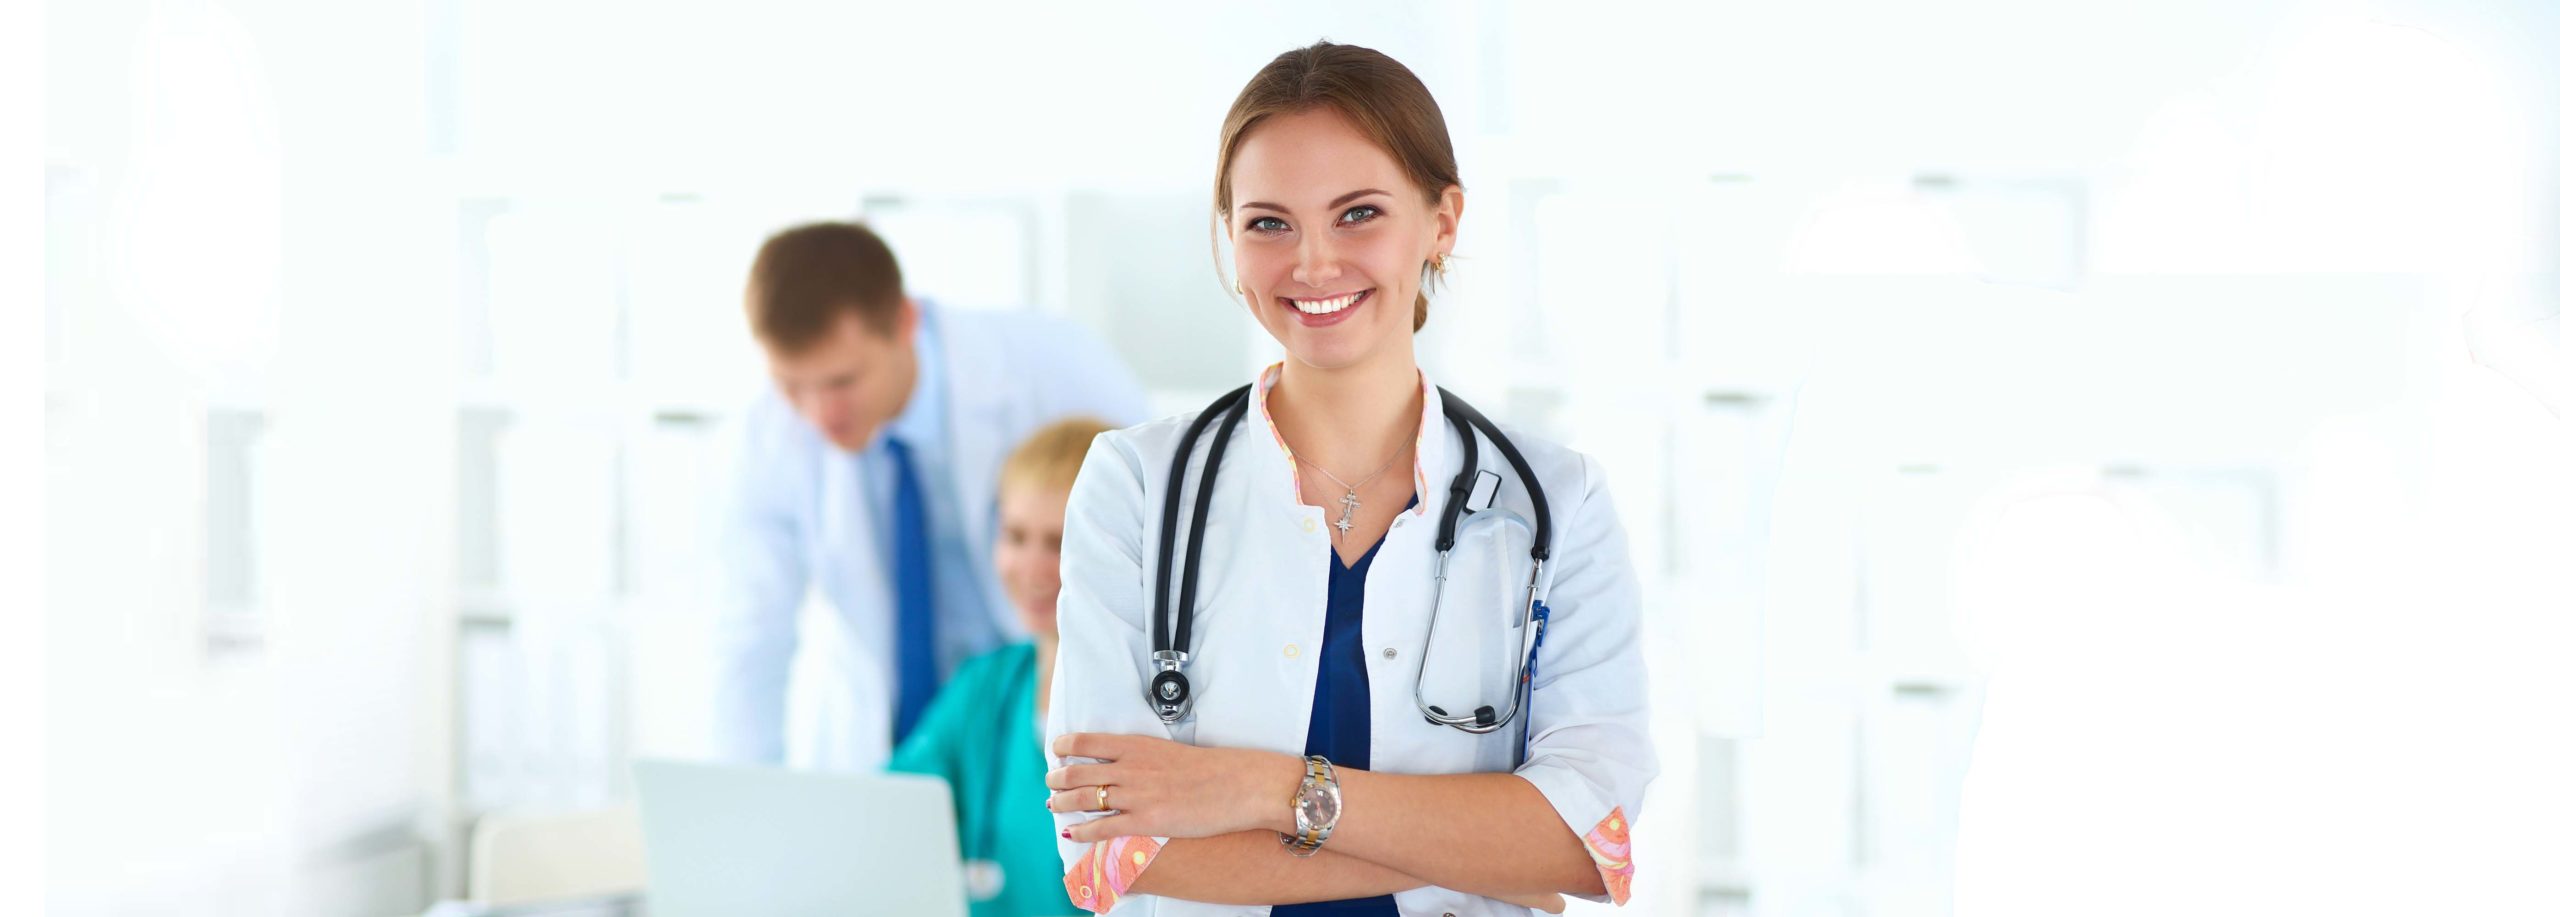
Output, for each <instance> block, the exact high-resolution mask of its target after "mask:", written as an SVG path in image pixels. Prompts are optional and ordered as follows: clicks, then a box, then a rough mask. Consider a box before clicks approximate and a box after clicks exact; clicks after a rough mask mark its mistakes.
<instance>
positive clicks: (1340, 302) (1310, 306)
mask: <svg viewBox="0 0 2560 917" xmlns="http://www.w3.org/2000/svg"><path fill="white" fill-rule="evenodd" d="M1363 292H1366V291H1363ZM1360 295H1361V294H1360V293H1345V294H1343V295H1340V296H1336V297H1334V298H1332V299H1292V300H1290V301H1289V302H1290V303H1291V304H1292V305H1295V306H1297V307H1298V311H1300V312H1304V313H1306V314H1308V315H1331V314H1333V313H1336V312H1340V311H1342V310H1343V309H1346V308H1349V307H1350V305H1351V304H1352V303H1355V302H1359V301H1360Z"/></svg>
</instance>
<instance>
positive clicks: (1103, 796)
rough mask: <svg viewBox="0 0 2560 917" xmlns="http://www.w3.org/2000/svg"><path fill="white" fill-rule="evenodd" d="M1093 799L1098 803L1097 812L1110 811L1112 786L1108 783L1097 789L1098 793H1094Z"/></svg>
mask: <svg viewBox="0 0 2560 917" xmlns="http://www.w3.org/2000/svg"><path fill="white" fill-rule="evenodd" d="M1093 799H1094V802H1095V803H1096V806H1095V808H1096V810H1097V811H1110V809H1111V785H1110V784H1108V783H1106V784H1103V785H1102V786H1100V787H1097V788H1096V792H1095V793H1094V797H1093Z"/></svg>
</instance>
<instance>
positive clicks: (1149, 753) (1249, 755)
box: [1049, 732, 1306, 844]
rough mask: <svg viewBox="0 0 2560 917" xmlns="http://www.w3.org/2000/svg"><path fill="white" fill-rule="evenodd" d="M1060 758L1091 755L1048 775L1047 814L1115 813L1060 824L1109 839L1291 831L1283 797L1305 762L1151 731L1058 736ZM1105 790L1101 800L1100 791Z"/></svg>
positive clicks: (1083, 838) (1082, 835)
mask: <svg viewBox="0 0 2560 917" xmlns="http://www.w3.org/2000/svg"><path fill="white" fill-rule="evenodd" d="M1049 744H1050V750H1051V751H1054V752H1056V753H1057V754H1058V756H1059V757H1061V758H1098V759H1100V760H1101V762H1102V763H1099V764H1070V765H1067V766H1065V767H1061V768H1058V769H1057V770H1053V771H1050V772H1049V789H1051V790H1054V791H1055V792H1053V793H1051V794H1050V796H1049V811H1052V812H1100V811H1105V810H1116V811H1118V812H1119V813H1120V814H1117V815H1111V816H1106V817H1103V818H1097V819H1094V820H1092V821H1089V822H1085V823H1083V824H1080V825H1076V826H1074V827H1072V828H1069V829H1067V833H1066V835H1065V836H1066V837H1067V839H1069V840H1072V841H1076V842H1077V843H1087V844H1089V843H1093V842H1095V841H1100V840H1108V839H1110V838H1115V837H1130V836H1140V837H1216V836H1218V835H1221V834H1233V833H1235V832H1238V831H1246V830H1251V829H1255V828H1260V829H1264V830H1273V831H1277V830H1282V829H1283V828H1284V827H1288V828H1294V827H1295V825H1296V819H1295V818H1294V817H1293V816H1292V815H1291V814H1290V800H1291V799H1293V798H1294V797H1295V795H1296V793H1297V788H1298V778H1299V777H1300V776H1301V775H1303V774H1305V773H1306V765H1305V761H1304V759H1301V758H1299V757H1297V756H1295V755H1284V754H1281V753H1279V752H1270V751H1250V750H1245V749H1234V748H1198V747H1194V746H1190V745H1184V744H1182V743H1180V742H1173V741H1168V740H1165V739H1159V738H1155V737H1153V736H1134V735H1111V734H1106V733H1097V732H1085V733H1075V734H1071V735H1063V736H1059V737H1058V738H1057V740H1056V741H1053V742H1051V743H1049ZM1104 787H1109V788H1110V790H1111V794H1110V802H1109V805H1107V806H1106V805H1105V804H1104V802H1103V798H1102V793H1101V790H1102V788H1104Z"/></svg>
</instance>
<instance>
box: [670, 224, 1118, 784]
mask: <svg viewBox="0 0 2560 917" xmlns="http://www.w3.org/2000/svg"><path fill="white" fill-rule="evenodd" d="M746 307H747V310H746V311H747V321H748V323H749V325H750V326H751V327H752V328H753V330H754V332H755V337H756V340H757V341H758V343H760V344H762V345H763V348H764V351H765V355H766V361H767V365H768V366H769V368H770V369H771V372H772V376H773V383H774V384H773V387H772V388H771V389H770V390H768V391H767V392H765V393H763V394H762V395H760V396H759V397H758V398H757V399H756V403H755V404H754V405H753V406H751V407H750V408H749V409H748V410H747V413H746V415H745V417H744V418H743V421H742V424H741V426H742V428H743V429H742V432H743V434H744V439H743V441H741V442H740V443H739V444H738V447H739V449H740V451H739V453H738V454H737V456H736V461H735V471H734V473H733V480H732V482H731V489H730V493H729V500H730V503H729V506H728V507H727V508H726V511H725V525H726V531H725V532H724V537H723V538H722V540H721V549H720V550H721V553H722V555H723V559H724V561H725V563H726V565H727V567H728V570H727V574H728V575H727V577H726V579H727V591H726V593H725V594H724V602H725V607H723V608H722V609H720V615H721V617H720V620H719V626H718V630H717V633H718V637H717V640H716V646H715V647H714V651H715V652H716V653H717V654H718V657H719V658H718V663H717V672H718V695H719V696H718V698H717V699H716V703H717V716H718V717H719V723H718V725H717V730H716V732H717V734H718V736H719V741H720V746H721V751H722V752H723V754H724V755H725V756H727V757H729V758H732V759H736V760H741V761H752V762H772V763H784V762H787V763H790V764H793V765H795V766H803V767H819V768H828V769H860V768H873V767H877V766H879V765H880V764H881V763H882V762H883V761H885V760H886V759H887V757H888V752H889V749H890V747H891V745H892V744H893V743H894V742H896V741H897V740H899V739H901V738H904V737H905V736H906V734H907V732H908V731H909V730H910V729H912V728H913V727H914V725H915V723H916V720H917V718H918V717H920V716H921V715H922V713H923V711H924V708H925V704H926V703H927V702H928V701H930V700H932V698H933V695H934V693H935V691H936V690H937V689H938V688H939V686H940V685H941V683H942V681H943V679H944V678H946V677H948V676H949V675H950V674H951V672H952V670H953V669H954V667H956V666H957V665H959V663H960V662H961V661H962V660H965V659H968V658H970V657H971V656H974V655H976V654H978V653H982V652H985V651H988V650H992V649H995V648H997V647H999V646H1003V645H1005V644H1008V643H1012V642H1015V641H1019V640H1022V639H1024V635H1023V634H1022V633H1020V628H1021V625H1020V623H1019V622H1018V621H1016V620H1015V619H1014V616H1013V615H1010V614H999V613H997V612H998V610H999V609H1000V608H1001V607H1002V605H1003V602H1002V601H1001V597H1002V596H1003V592H1002V590H1001V588H1000V587H999V586H997V585H996V580H995V578H994V575H993V571H992V570H991V569H990V561H989V558H990V557H991V556H992V549H993V546H994V536H993V528H994V521H995V490H996V486H995V485H996V472H997V469H998V466H999V464H1000V463H1001V462H1003V461H1004V457H1005V456H1006V455H1008V454H1010V453H1011V452H1012V450H1013V448H1014V446H1015V444H1016V443H1018V442H1020V441H1021V440H1022V439H1023V438H1024V437H1025V436H1027V435H1029V434H1030V433H1031V432H1032V431H1033V430H1036V429H1038V428H1040V427H1041V426H1043V425H1045V424H1047V423H1049V422H1050V421H1053V420H1057V419H1059V418H1061V417H1067V416H1072V415H1091V416H1096V417H1101V418H1103V419H1105V420H1107V421H1110V422H1112V423H1114V424H1123V425H1125V424H1129V423H1134V422H1136V421H1137V420H1139V419H1141V412H1142V410H1143V399H1142V396H1141V394H1140V392H1139V389H1138V385H1137V382H1136V380H1135V379H1134V378H1133V377H1131V375H1130V374H1129V371H1128V369H1127V368H1126V367H1124V366H1123V365H1121V363H1120V362H1119V360H1118V359H1117V358H1115V357H1114V356H1113V355H1112V354H1111V353H1110V352H1109V351H1108V349H1106V348H1105V347H1104V346H1103V344H1102V343H1101V341H1100V340H1098V339H1097V338H1095V337H1094V336H1093V335H1091V334H1090V333H1087V332H1086V331H1085V330H1083V329H1082V328H1079V327H1077V326H1075V325H1072V324H1069V323H1066V322H1063V321H1059V320H1055V319H1050V318H1044V317H1039V316H1033V315H1027V314H980V313H964V312H948V311H943V310H940V309H937V308H935V307H934V306H933V305H932V304H931V303H928V302H921V301H919V300H917V299H916V298H914V297H911V296H909V295H907V293H906V290H905V287H904V284H903V281H902V280H901V278H900V276H899V272H898V263H897V259H896V258H895V257H894V256H893V255H891V254H890V252H889V247H888V245H887V244H885V243H883V242H882V241H881V240H880V237H879V236H877V235H875V234H873V233H872V232H871V230H869V229H868V228H865V227H863V226H860V225H857V224H850V223H817V224H811V225H807V226H800V227H796V228H793V229H790V230H786V231H784V232H782V233H780V234H778V235H775V236H774V237H773V238H771V239H768V240H766V241H765V243H764V248H763V249H762V250H761V251H760V252H758V254H757V255H756V261H755V266H754V268H753V269H752V270H751V271H750V274H749V277H748V282H747V295H746ZM812 586H815V587H816V589H817V593H818V596H819V597H822V598H824V599H825V600H826V614H825V616H824V617H821V618H815V619H812V620H813V621H815V622H816V624H817V625H818V626H815V627H812V628H811V631H812V632H811V633H810V634H807V635H805V636H806V637H807V638H808V639H807V640H805V641H804V639H803V637H804V634H803V633H802V632H801V617H800V608H801V604H802V599H803V598H804V597H806V596H807V595H808V594H809V592H810V588H811V587H812ZM804 643H805V644H806V649H807V650H808V651H809V652H808V653H806V654H802V653H801V652H800V651H801V650H802V649H803V644H804ZM795 656H798V657H799V658H800V659H802V660H803V661H812V662H815V663H817V664H816V665H814V666H812V667H811V668H810V669H809V670H807V671H804V672H801V673H800V674H799V676H798V677H797V678H795V677H794V674H793V664H794V658H795ZM786 697H787V698H789V699H790V700H789V702H788V703H786ZM786 708H788V709H786ZM786 713H787V714H788V715H787V716H786ZM786 723H787V724H788V725H787V726H786ZM786 733H787V734H788V735H789V736H790V738H789V740H788V741H786V740H785V735H786Z"/></svg>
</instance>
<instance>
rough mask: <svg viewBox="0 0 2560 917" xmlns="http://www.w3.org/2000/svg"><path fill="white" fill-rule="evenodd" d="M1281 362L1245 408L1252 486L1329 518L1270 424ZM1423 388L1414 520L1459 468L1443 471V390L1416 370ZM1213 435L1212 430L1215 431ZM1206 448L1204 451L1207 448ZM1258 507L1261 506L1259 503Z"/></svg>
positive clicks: (1265, 373) (1260, 493)
mask: <svg viewBox="0 0 2560 917" xmlns="http://www.w3.org/2000/svg"><path fill="white" fill-rule="evenodd" d="M1280 365H1281V364H1279V363H1273V364H1271V366H1270V368H1268V369H1264V370H1263V371H1262V376H1261V378H1259V379H1258V380H1256V381H1255V382H1254V384H1253V394H1252V398H1251V401H1250V403H1248V404H1247V405H1246V406H1245V407H1246V408H1247V410H1246V412H1245V419H1244V420H1243V422H1242V423H1243V425H1244V426H1247V427H1251V428H1252V429H1250V430H1245V431H1241V432H1243V433H1246V434H1250V435H1247V436H1244V437H1243V439H1244V441H1245V442H1244V447H1245V448H1246V449H1247V450H1248V451H1249V453H1250V455H1251V456H1252V459H1253V461H1252V463H1251V465H1250V466H1249V467H1251V468H1252V469H1253V477H1254V481H1253V483H1252V485H1251V486H1252V487H1253V489H1254V492H1255V494H1256V495H1257V496H1260V497H1263V498H1264V499H1265V500H1268V501H1271V503H1272V504H1273V505H1279V501H1283V500H1285V501H1288V503H1289V504H1292V505H1296V506H1297V507H1298V508H1299V509H1301V510H1303V512H1301V513H1300V515H1301V516H1305V515H1309V514H1313V515H1315V516H1320V517H1321V516H1325V515H1326V510H1327V508H1326V507H1318V506H1308V505H1306V493H1305V489H1304V487H1303V486H1302V485H1301V482H1300V481H1299V479H1298V461H1297V458H1296V456H1294V455H1291V454H1290V451H1289V443H1288V442H1287V441H1286V440H1283V439H1281V438H1280V428H1279V427H1277V426H1273V425H1272V422H1271V401H1270V398H1271V386H1272V385H1273V384H1274V383H1277V382H1279V381H1280ZM1416 375H1417V376H1418V377H1419V378H1418V379H1417V380H1416V381H1417V382H1418V383H1419V384H1420V385H1421V386H1422V422H1421V424H1420V426H1419V427H1418V428H1417V429H1416V430H1415V431H1414V442H1413V456H1414V458H1413V496H1414V502H1413V508H1412V509H1410V510H1406V511H1405V515H1406V516H1408V517H1412V518H1417V519H1421V518H1429V517H1430V513H1431V501H1432V499H1433V497H1434V495H1435V493H1436V492H1435V490H1434V489H1433V488H1432V486H1431V482H1433V481H1440V480H1448V479H1449V477H1450V476H1451V475H1454V474H1456V473H1457V469H1456V468H1450V467H1442V466H1443V465H1444V464H1446V463H1447V462H1448V461H1450V459H1449V434H1450V430H1449V419H1448V418H1447V417H1445V416H1443V415H1442V414H1441V413H1440V389H1439V387H1437V386H1434V385H1432V384H1431V376H1430V374H1428V373H1422V372H1420V371H1419V370H1417V371H1416ZM1213 432H1214V431H1213ZM1204 448H1205V447H1204ZM1257 502H1259V501H1257Z"/></svg>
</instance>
